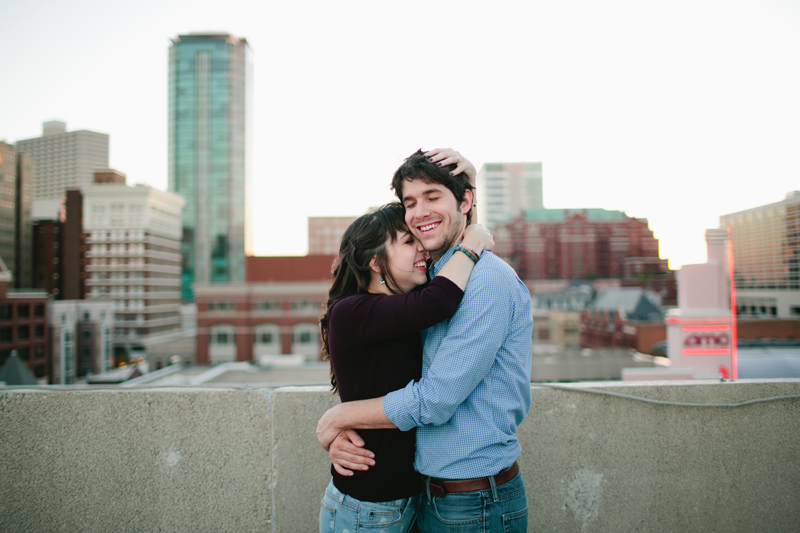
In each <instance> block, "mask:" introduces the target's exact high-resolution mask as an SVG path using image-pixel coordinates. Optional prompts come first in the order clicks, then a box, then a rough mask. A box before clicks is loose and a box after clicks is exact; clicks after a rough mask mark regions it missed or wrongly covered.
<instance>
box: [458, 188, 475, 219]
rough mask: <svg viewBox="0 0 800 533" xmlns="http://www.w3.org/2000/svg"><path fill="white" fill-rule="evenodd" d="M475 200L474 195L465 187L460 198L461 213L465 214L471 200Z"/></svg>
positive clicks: (469, 207) (467, 211)
mask: <svg viewBox="0 0 800 533" xmlns="http://www.w3.org/2000/svg"><path fill="white" fill-rule="evenodd" d="M474 200H475V195H474V194H473V193H472V190H470V189H466V190H465V191H464V199H463V200H461V214H462V215H466V214H467V213H469V211H470V209H472V202H473V201H474Z"/></svg>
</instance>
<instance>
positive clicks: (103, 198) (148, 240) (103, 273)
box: [82, 184, 184, 352]
mask: <svg viewBox="0 0 800 533" xmlns="http://www.w3.org/2000/svg"><path fill="white" fill-rule="evenodd" d="M82 193H83V213H84V224H83V227H84V231H85V232H86V246H87V251H86V258H87V259H86V261H87V264H86V278H87V279H86V292H87V294H86V297H87V299H90V300H111V301H113V303H114V329H113V336H114V344H115V346H117V347H122V348H124V349H126V350H128V351H129V352H136V351H140V350H141V351H144V350H145V346H146V345H147V344H148V343H149V341H152V340H153V339H155V338H158V337H160V336H164V335H166V334H169V333H172V332H175V331H179V330H181V329H182V328H181V316H180V303H181V301H180V285H181V255H180V248H181V212H182V209H183V206H184V200H183V198H181V197H180V196H178V195H177V194H174V193H169V192H164V191H159V190H157V189H154V188H152V187H149V186H146V185H136V186H133V187H130V186H127V185H123V184H97V185H93V186H91V187H85V188H83V190H82Z"/></svg>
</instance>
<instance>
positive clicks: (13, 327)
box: [0, 258, 47, 378]
mask: <svg viewBox="0 0 800 533" xmlns="http://www.w3.org/2000/svg"><path fill="white" fill-rule="evenodd" d="M12 283H13V275H12V273H11V271H10V270H8V268H7V267H6V265H5V263H4V262H3V259H2V258H0V366H2V365H3V363H5V362H6V360H7V359H8V358H9V357H10V356H11V352H12V351H13V350H16V352H17V356H18V357H19V358H20V360H21V361H22V362H23V363H25V364H26V365H27V367H28V369H29V370H30V371H31V372H32V373H33V375H34V376H36V377H37V378H42V377H45V376H47V293H45V292H44V291H36V290H32V289H20V290H13V289H9V286H10V285H11V284H12Z"/></svg>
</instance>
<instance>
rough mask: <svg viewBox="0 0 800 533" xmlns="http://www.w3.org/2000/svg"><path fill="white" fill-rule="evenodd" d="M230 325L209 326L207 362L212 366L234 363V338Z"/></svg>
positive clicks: (232, 328)
mask: <svg viewBox="0 0 800 533" xmlns="http://www.w3.org/2000/svg"><path fill="white" fill-rule="evenodd" d="M234 331H235V330H234V327H233V326H232V325H230V324H217V325H214V326H211V328H210V329H209V332H208V360H209V361H208V362H209V363H210V364H212V365H216V364H220V363H228V362H232V361H236V338H235V334H234Z"/></svg>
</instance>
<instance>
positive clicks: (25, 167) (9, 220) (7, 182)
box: [0, 142, 33, 289]
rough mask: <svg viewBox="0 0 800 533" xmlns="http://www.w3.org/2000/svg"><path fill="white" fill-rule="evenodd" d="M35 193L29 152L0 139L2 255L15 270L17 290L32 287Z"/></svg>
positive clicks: (0, 232) (14, 282)
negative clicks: (32, 199)
mask: <svg viewBox="0 0 800 533" xmlns="http://www.w3.org/2000/svg"><path fill="white" fill-rule="evenodd" d="M32 192H33V177H32V163H31V157H30V155H28V154H26V153H22V152H18V151H17V150H16V149H15V148H14V147H13V146H12V145H10V144H6V143H4V142H0V257H2V258H3V260H4V261H5V262H6V265H7V266H8V267H9V268H10V269H11V271H12V272H13V273H14V281H13V286H14V287H16V288H18V289H20V288H31V287H33V284H32V283H33V277H32V275H31V274H32V267H33V259H32V257H31V254H32V250H33V235H32V233H31V232H32V228H33V222H32V220H31V195H32Z"/></svg>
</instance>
